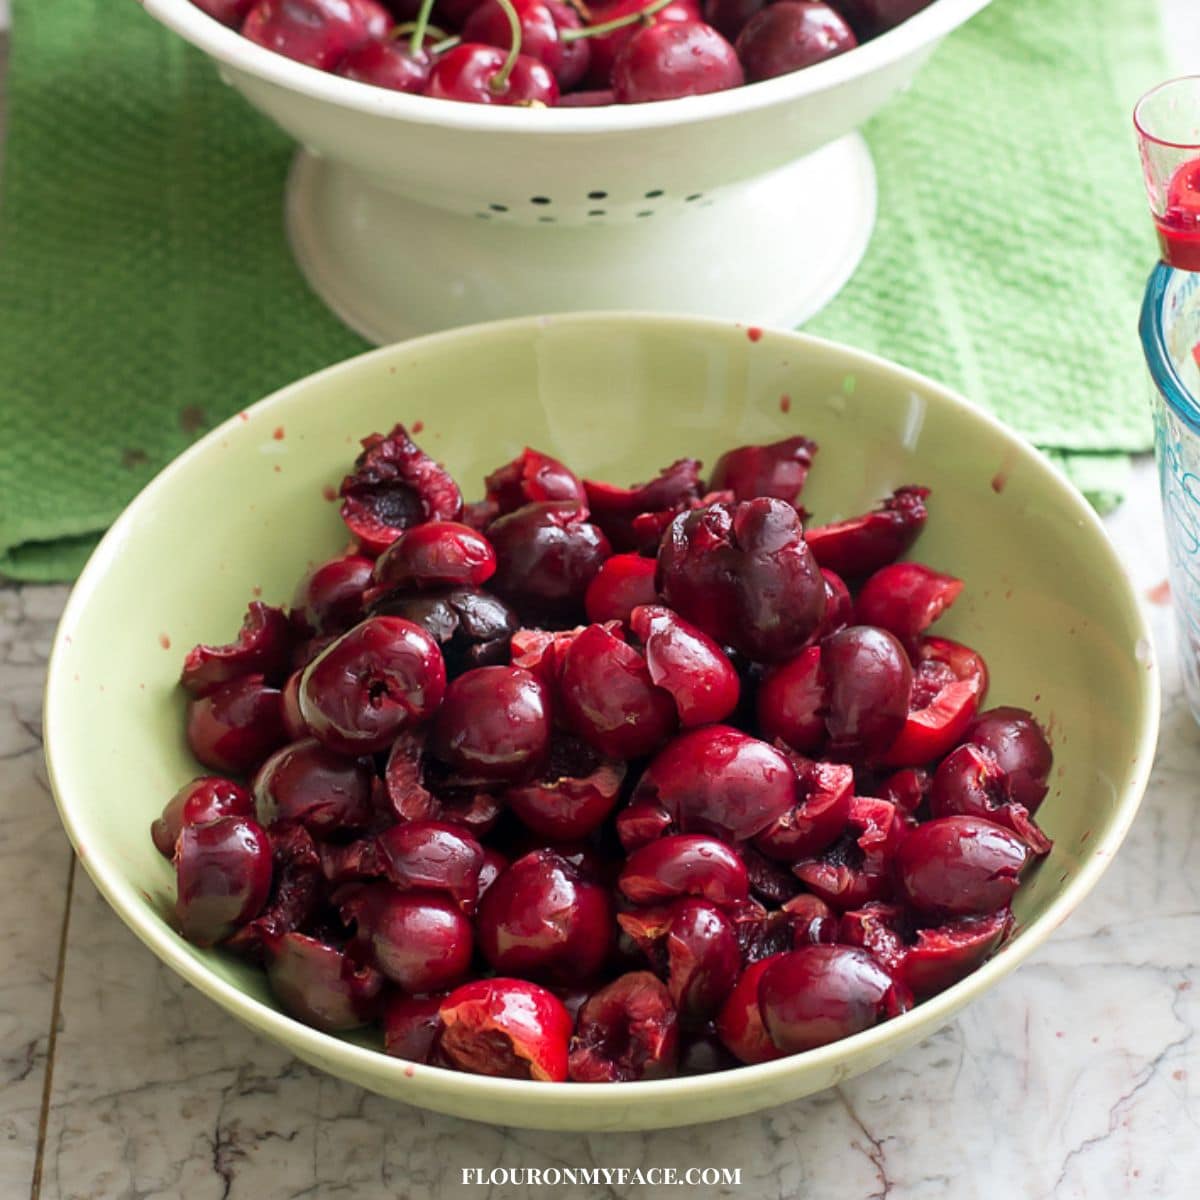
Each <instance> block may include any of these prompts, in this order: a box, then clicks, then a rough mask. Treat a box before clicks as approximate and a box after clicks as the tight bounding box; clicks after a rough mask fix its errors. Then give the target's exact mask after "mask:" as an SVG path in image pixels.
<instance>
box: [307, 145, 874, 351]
mask: <svg viewBox="0 0 1200 1200" xmlns="http://www.w3.org/2000/svg"><path fill="white" fill-rule="evenodd" d="M874 223H875V170H874V166H873V164H872V162H871V156H870V153H869V152H868V150H867V147H866V144H865V143H864V142H863V140H862V138H861V137H859V136H858V135H857V134H851V135H850V136H848V137H845V138H842V139H841V140H839V141H836V142H832V143H830V144H829V145H828V146H825V147H823V148H822V149H820V150H818V151H816V152H815V153H813V154H810V155H808V156H807V157H806V158H802V159H800V160H798V161H797V162H794V163H791V164H789V165H788V166H786V167H783V168H781V169H779V170H777V171H772V172H771V173H770V174H767V175H763V176H760V177H758V178H756V179H752V180H750V181H748V182H746V183H742V184H736V185H732V186H729V187H726V188H722V189H720V190H718V191H716V192H714V193H711V194H710V195H709V196H707V197H705V199H704V200H702V201H701V202H700V203H698V204H686V203H683V202H682V201H681V202H679V203H678V204H675V205H673V206H672V205H669V204H668V205H664V206H662V207H660V208H658V209H657V210H656V211H655V212H654V213H653V215H652V216H650V217H648V218H647V219H645V220H636V219H635V220H630V221H626V222H625V223H623V224H616V223H614V224H607V225H601V224H597V225H583V226H568V225H552V224H537V225H532V226H529V225H518V224H515V223H512V222H510V221H504V220H494V219H481V218H480V217H478V216H471V215H465V216H464V215H460V214H457V213H451V212H447V211H445V210H443V209H437V208H431V207H429V206H427V205H424V204H417V203H414V202H413V201H410V200H405V199H402V198H401V197H398V196H397V195H395V194H394V193H393V192H390V191H387V190H385V189H384V188H382V187H380V186H379V185H378V184H377V183H374V182H373V181H372V180H370V179H369V178H367V177H366V176H364V175H362V174H360V173H359V172H357V171H355V170H354V169H352V168H350V167H347V166H345V165H343V164H341V163H338V162H336V161H334V160H331V159H327V158H318V157H316V156H314V155H312V154H310V153H308V152H307V151H303V150H302V151H301V152H300V153H299V155H298V156H297V158H296V161H295V163H294V165H293V167H292V173H291V177H290V179H289V182H288V190H287V225H288V233H289V236H290V238H291V243H292V249H293V251H294V253H295V256H296V259H297V261H298V262H299V264H300V267H301V269H302V270H303V272H304V274H305V276H306V277H307V279H308V282H309V284H310V285H311V286H312V288H313V290H314V291H315V292H316V293H317V294H318V295H319V296H320V297H321V298H322V299H323V300H324V301H325V303H326V304H328V305H329V307H330V308H331V309H333V311H334V312H336V313H337V314H338V316H339V317H341V319H342V320H343V321H345V322H346V324H347V325H349V326H351V328H353V329H355V330H357V331H358V332H359V333H361V334H362V335H363V336H364V337H366V338H368V339H370V340H371V341H373V342H379V343H383V342H394V341H399V340H401V339H403V338H407V337H413V336H416V335H418V334H422V333H431V332H433V331H435V330H439V329H447V328H450V327H452V326H457V325H470V324H474V323H475V322H478V321H490V320H494V319H496V318H500V317H513V316H522V315H526V314H532V313H543V312H572V311H583V310H591V309H637V310H642V311H654V312H676V313H696V314H700V315H704V316H714V317H725V318H729V319H733V320H739V321H745V322H747V323H751V324H761V325H777V326H784V327H787V326H794V325H799V324H801V323H802V322H803V321H806V320H807V319H808V318H809V317H811V316H813V315H814V314H815V313H817V312H819V311H820V310H821V309H822V308H823V307H824V306H825V305H826V304H828V303H829V301H830V300H832V299H833V297H834V296H835V295H836V294H837V293H838V291H839V290H840V289H841V288H842V287H843V286H844V285H845V283H846V282H847V281H848V280H849V279H850V277H851V275H852V274H853V273H854V270H855V268H856V267H857V266H858V264H859V262H860V261H861V259H862V256H863V254H864V253H865V251H866V248H867V243H868V242H869V241H870V237H871V230H872V228H873V227H874Z"/></svg>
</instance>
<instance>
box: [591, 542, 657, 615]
mask: <svg viewBox="0 0 1200 1200" xmlns="http://www.w3.org/2000/svg"><path fill="white" fill-rule="evenodd" d="M654 573H655V562H654V559H652V558H643V557H642V555H640V554H614V555H613V556H612V558H610V559H607V560H606V561H605V562H604V563H603V564H601V567H600V570H599V571H597V572H596V577H595V578H594V579H593V580H592V582H591V583H589V584H588V589H587V593H586V594H585V596H584V598H583V603H584V608H585V609H586V610H587V619H588V620H589V621H594V622H595V623H596V624H601V623H603V622H604V621H628V620H629V614H630V613H631V612H633V610H634V609H635V608H637V607H638V606H639V605H642V604H654V603H655V602H656V601H657V599H658V592H657V591H656V590H655V587H654Z"/></svg>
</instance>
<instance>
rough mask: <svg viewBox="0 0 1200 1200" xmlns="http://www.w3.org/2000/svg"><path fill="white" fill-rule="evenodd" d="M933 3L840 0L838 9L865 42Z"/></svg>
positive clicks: (895, 0)
mask: <svg viewBox="0 0 1200 1200" xmlns="http://www.w3.org/2000/svg"><path fill="white" fill-rule="evenodd" d="M932 3H933V0H838V11H839V12H841V14H842V16H844V17H845V18H846V20H847V21H849V22H850V24H851V25H852V26H853V28H854V32H855V33H856V34H858V39H859V41H861V42H865V41H866V40H867V39H868V38H873V37H878V36H879V34H881V33H886V32H887V31H888V30H889V29H893V28H895V26H897V25H899V24H900V23H901V22H902V21H907V20H908V18H909V17H911V16H913V15H914V14H916V13H919V12H920V11H921V10H922V9H925V8H928V7H929V5H930V4H932Z"/></svg>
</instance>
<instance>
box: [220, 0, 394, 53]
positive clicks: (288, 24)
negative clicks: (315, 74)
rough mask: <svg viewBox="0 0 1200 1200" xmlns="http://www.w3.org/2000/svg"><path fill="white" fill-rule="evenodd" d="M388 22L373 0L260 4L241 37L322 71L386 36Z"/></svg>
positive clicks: (289, 0) (263, 0) (384, 11)
mask: <svg viewBox="0 0 1200 1200" xmlns="http://www.w3.org/2000/svg"><path fill="white" fill-rule="evenodd" d="M391 24H392V19H391V16H390V15H389V13H388V11H387V9H385V8H383V7H382V5H379V4H376V3H375V0H258V3H257V4H255V5H254V7H253V8H252V9H251V10H250V12H249V14H248V15H247V16H246V20H245V23H244V24H243V25H242V36H243V37H245V38H249V39H250V41H252V42H255V43H257V44H258V45H260V46H265V47H266V48H267V49H268V50H274V51H275V53H276V54H283V55H286V56H287V57H288V58H294V59H295V60H296V61H297V62H302V63H306V64H307V65H308V66H310V67H317V68H319V69H320V70H322V71H332V70H333V68H334V67H336V66H337V64H338V63H339V62H340V61H341V60H342V59H343V58H344V57H345V56H346V55H347V54H348V53H349V52H350V51H351V50H353V49H355V48H356V47H357V46H361V45H362V44H363V43H364V42H369V41H372V40H373V39H379V38H383V37H386V36H387V31H388V29H389V28H390V27H391Z"/></svg>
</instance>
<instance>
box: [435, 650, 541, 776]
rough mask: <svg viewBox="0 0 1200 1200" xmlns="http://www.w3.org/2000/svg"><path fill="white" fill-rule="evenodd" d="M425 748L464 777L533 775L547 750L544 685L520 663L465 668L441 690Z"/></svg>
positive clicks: (538, 768)
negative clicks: (509, 665) (442, 695)
mask: <svg viewBox="0 0 1200 1200" xmlns="http://www.w3.org/2000/svg"><path fill="white" fill-rule="evenodd" d="M430 748H431V749H432V750H433V753H434V754H435V755H436V756H437V757H438V758H439V759H441V761H442V762H444V763H445V764H446V765H447V766H448V767H450V768H451V769H453V770H454V771H456V772H459V773H460V774H461V775H462V776H464V777H466V778H470V779H474V780H480V781H491V782H497V781H498V782H504V781H507V782H515V781H517V780H521V779H526V778H529V777H530V776H532V775H535V774H536V773H537V772H538V771H539V770H540V769H541V768H542V766H543V765H544V764H545V762H546V758H547V755H548V754H549V750H550V706H549V699H548V697H547V694H546V689H545V687H544V686H543V685H542V683H541V682H540V681H539V679H538V678H537V676H536V675H534V674H533V673H532V672H530V671H525V670H522V669H521V668H520V667H478V668H476V669H475V670H474V671H467V672H465V673H464V674H462V675H460V676H459V677H458V678H457V679H455V680H453V681H452V682H451V684H450V686H449V687H448V688H447V689H446V698H445V700H444V701H443V703H442V707H441V709H440V710H439V712H438V714H437V716H436V718H435V719H434V723H433V733H432V737H431V739H430Z"/></svg>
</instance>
